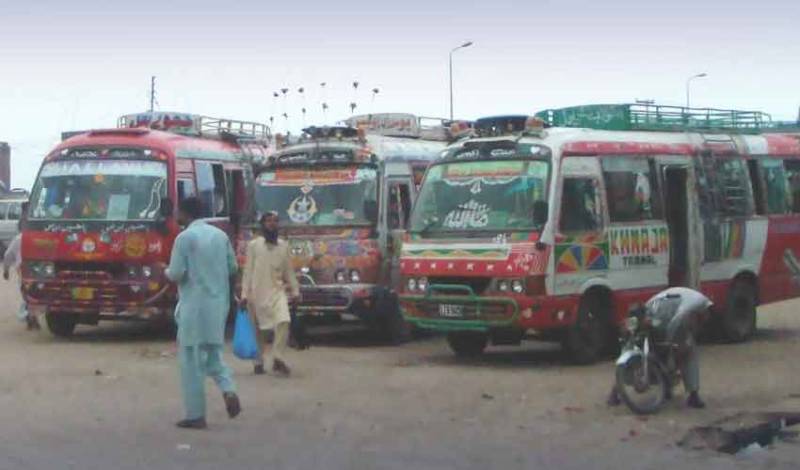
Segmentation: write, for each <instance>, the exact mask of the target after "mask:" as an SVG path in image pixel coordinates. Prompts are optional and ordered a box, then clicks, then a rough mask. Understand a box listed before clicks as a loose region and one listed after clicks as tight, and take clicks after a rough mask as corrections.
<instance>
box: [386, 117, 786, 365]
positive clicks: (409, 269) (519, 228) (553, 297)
mask: <svg viewBox="0 0 800 470" xmlns="http://www.w3.org/2000/svg"><path fill="white" fill-rule="evenodd" d="M537 116H538V117H533V118H528V117H526V116H508V117H498V118H486V119H481V120H478V121H477V122H476V124H475V135H474V136H473V137H471V138H468V139H465V140H462V141H460V142H457V143H456V144H454V145H452V146H451V147H449V148H448V150H447V152H446V154H445V156H444V157H443V158H442V159H441V160H440V161H437V162H436V163H435V164H434V165H432V166H431V167H430V168H429V169H428V172H427V175H426V177H425V180H424V182H423V185H422V188H421V190H420V195H419V197H418V199H417V203H416V205H415V207H414V210H413V213H412V216H411V226H410V236H409V239H408V241H407V242H406V243H405V244H404V245H403V252H402V258H401V263H400V264H401V270H402V276H403V280H402V285H403V292H402V293H401V305H402V308H403V310H404V313H405V315H406V317H407V319H408V320H409V321H410V322H412V323H413V324H415V325H417V326H419V327H423V328H429V329H434V330H439V331H446V332H447V334H448V336H447V338H448V342H449V345H450V347H451V349H452V350H453V351H454V352H455V353H456V354H457V355H463V356H468V355H476V354H480V353H481V352H482V351H483V350H484V349H485V347H486V346H487V345H488V343H489V342H492V343H493V344H518V343H519V342H520V341H521V340H522V339H523V337H525V336H526V333H530V332H533V333H538V334H539V336H541V337H543V338H545V339H556V340H560V341H561V342H562V344H563V346H564V348H565V349H566V351H567V352H568V353H569V355H570V356H571V357H572V358H573V359H574V360H575V361H577V362H580V363H586V362H590V361H593V360H595V359H597V358H598V357H600V356H601V355H603V354H604V353H605V352H607V351H608V350H610V349H611V347H612V345H613V344H616V341H615V340H616V336H617V329H618V326H619V325H620V324H621V322H622V321H623V320H624V319H625V318H626V316H627V313H628V311H629V308H631V307H632V306H633V305H634V304H637V303H642V302H644V301H645V300H646V299H647V298H649V297H650V296H651V295H653V294H655V293H656V292H658V291H660V290H661V289H664V288H666V287H667V286H688V287H692V288H695V289H699V290H700V291H702V292H703V293H705V294H706V295H707V296H708V297H710V298H711V299H712V300H713V301H714V303H715V305H716V308H715V318H714V324H715V326H716V327H717V328H716V329H717V331H718V332H719V333H721V334H722V335H724V337H726V338H727V339H728V340H730V341H744V340H746V339H747V338H748V337H750V336H751V335H752V334H753V332H754V330H755V328H756V305H758V304H763V303H768V302H774V301H778V300H781V299H787V298H790V297H794V296H797V295H798V293H799V291H798V287H799V284H798V282H799V281H800V263H798V261H797V258H796V256H797V254H798V252H797V250H798V249H800V248H799V247H800V141H799V140H798V139H797V137H796V136H791V135H787V134H780V133H765V132H763V131H764V130H768V129H770V121H769V117H768V116H767V115H764V114H762V113H758V112H739V111H726V110H712V109H687V108H675V107H664V106H654V105H650V106H642V105H589V106H582V107H574V108H564V109H560V110H551V111H547V112H543V113H540V114H539V115H537Z"/></svg>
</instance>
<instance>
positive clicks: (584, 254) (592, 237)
mask: <svg viewBox="0 0 800 470" xmlns="http://www.w3.org/2000/svg"><path fill="white" fill-rule="evenodd" d="M601 188H602V185H601V172H600V164H599V162H598V159H597V158H595V157H568V158H565V159H564V160H563V161H562V164H561V179H560V181H559V190H558V204H559V206H558V217H557V220H558V225H557V227H556V233H557V235H556V247H555V275H554V279H555V284H554V291H555V293H556V294H557V295H567V294H577V293H579V292H580V290H581V287H582V285H583V284H584V283H585V282H587V281H589V280H590V279H591V278H593V277H595V276H604V275H605V274H606V272H607V271H608V261H607V259H608V258H607V254H606V253H607V248H606V247H607V243H606V222H605V220H606V211H605V204H604V203H603V197H602V189H601Z"/></svg>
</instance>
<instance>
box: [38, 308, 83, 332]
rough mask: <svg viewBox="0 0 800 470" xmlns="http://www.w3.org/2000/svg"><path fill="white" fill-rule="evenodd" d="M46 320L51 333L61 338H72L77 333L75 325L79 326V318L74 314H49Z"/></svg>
mask: <svg viewBox="0 0 800 470" xmlns="http://www.w3.org/2000/svg"><path fill="white" fill-rule="evenodd" d="M45 320H46V321H47V329H48V330H50V333H52V334H53V336H56V337H59V338H69V337H70V336H72V333H74V332H75V325H77V324H78V317H77V315H75V314H74V313H63V312H61V313H59V312H47V314H46V315H45Z"/></svg>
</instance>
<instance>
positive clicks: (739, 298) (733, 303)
mask: <svg viewBox="0 0 800 470" xmlns="http://www.w3.org/2000/svg"><path fill="white" fill-rule="evenodd" d="M721 322H722V325H721V326H722V334H723V335H724V338H725V339H726V340H728V341H730V342H732V343H741V342H743V341H746V340H747V339H748V338H750V337H751V336H752V335H753V333H755V331H756V291H755V288H754V287H753V284H752V283H750V282H747V281H745V280H743V279H737V280H735V281H733V284H731V287H730V289H729V290H728V300H727V302H726V305H725V312H724V314H723V315H722V319H721Z"/></svg>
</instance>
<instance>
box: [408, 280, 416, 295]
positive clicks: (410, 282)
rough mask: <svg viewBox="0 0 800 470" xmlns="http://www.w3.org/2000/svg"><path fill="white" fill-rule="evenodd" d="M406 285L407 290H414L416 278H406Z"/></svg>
mask: <svg viewBox="0 0 800 470" xmlns="http://www.w3.org/2000/svg"><path fill="white" fill-rule="evenodd" d="M406 287H408V291H409V292H414V291H415V290H417V280H416V279H414V278H413V277H410V278H408V281H407V283H406Z"/></svg>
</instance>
